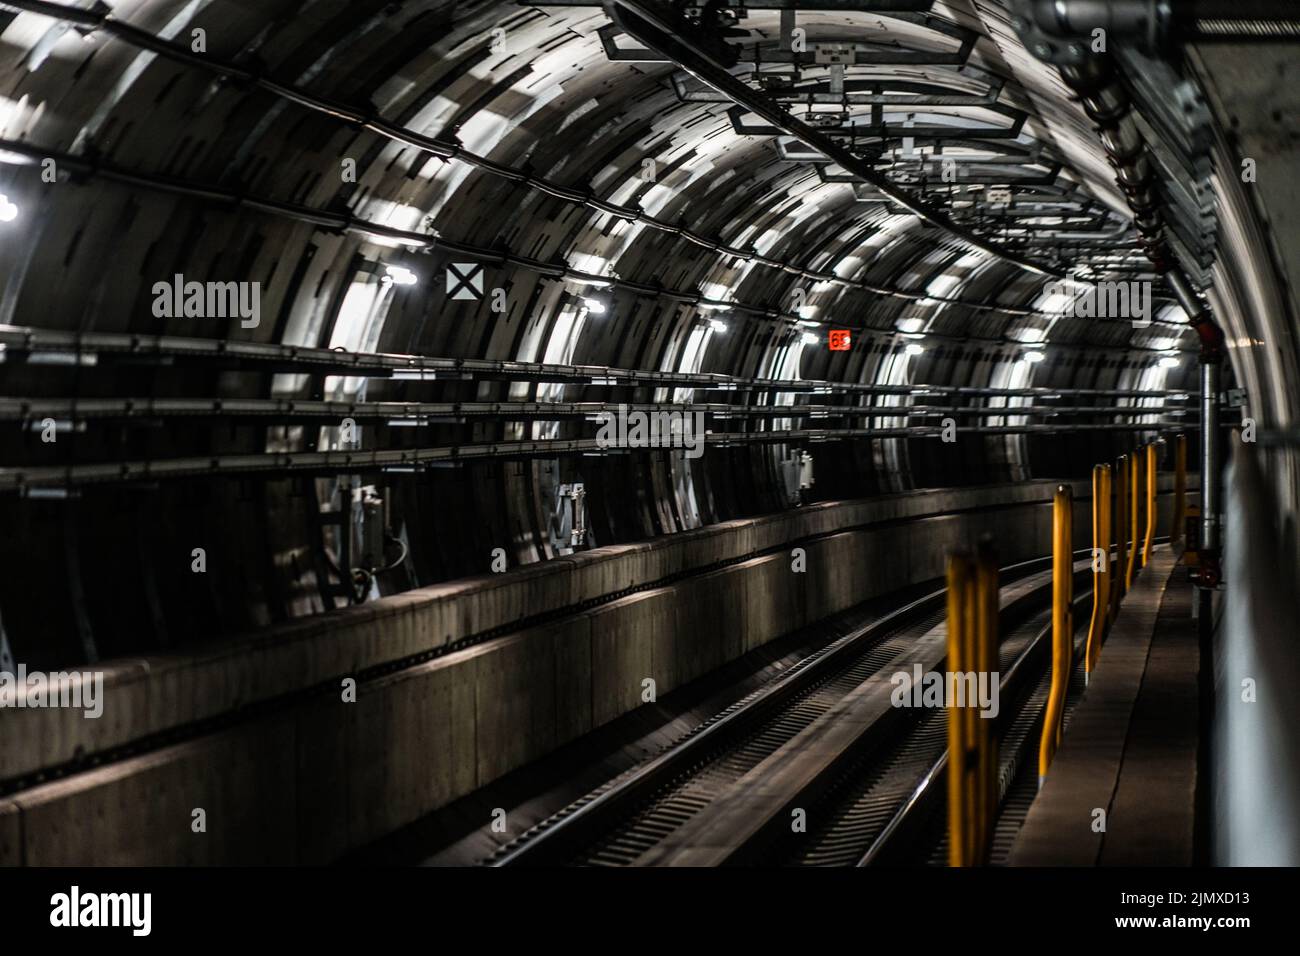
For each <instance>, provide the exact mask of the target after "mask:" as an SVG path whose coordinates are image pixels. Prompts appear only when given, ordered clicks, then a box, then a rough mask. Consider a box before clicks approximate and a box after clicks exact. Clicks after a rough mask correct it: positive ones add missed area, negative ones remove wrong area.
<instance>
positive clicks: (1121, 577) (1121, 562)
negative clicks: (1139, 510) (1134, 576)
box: [1111, 455, 1128, 620]
mask: <svg viewBox="0 0 1300 956" xmlns="http://www.w3.org/2000/svg"><path fill="white" fill-rule="evenodd" d="M1127 569H1128V455H1120V456H1119V457H1118V458H1116V459H1115V578H1114V586H1113V587H1112V589H1111V593H1112V594H1113V595H1114V601H1112V602H1111V605H1112V610H1113V613H1112V615H1111V619H1112V620H1114V619H1115V618H1116V617H1118V616H1119V602H1120V600H1121V599H1122V598H1123V597H1124V595H1125V594H1126V593H1127V592H1128V570H1127Z"/></svg>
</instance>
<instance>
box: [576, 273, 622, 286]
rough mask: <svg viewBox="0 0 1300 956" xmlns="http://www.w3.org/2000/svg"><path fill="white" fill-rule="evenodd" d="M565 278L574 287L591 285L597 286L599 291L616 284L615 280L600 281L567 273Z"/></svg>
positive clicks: (591, 277)
mask: <svg viewBox="0 0 1300 956" xmlns="http://www.w3.org/2000/svg"><path fill="white" fill-rule="evenodd" d="M564 278H565V279H567V280H568V281H569V282H572V283H573V284H574V285H590V286H595V287H596V288H597V289H608V288H609V287H610V286H612V285H613V284H614V280H613V279H600V278H596V277H593V276H576V275H573V274H572V273H567V274H566V275H565V276H564Z"/></svg>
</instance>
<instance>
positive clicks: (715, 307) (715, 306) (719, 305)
mask: <svg viewBox="0 0 1300 956" xmlns="http://www.w3.org/2000/svg"><path fill="white" fill-rule="evenodd" d="M696 308H700V309H704V310H705V311H708V312H726V311H727V310H728V309H730V308H731V306H730V305H728V304H727V303H725V302H701V303H699V304H698V305H697V306H696Z"/></svg>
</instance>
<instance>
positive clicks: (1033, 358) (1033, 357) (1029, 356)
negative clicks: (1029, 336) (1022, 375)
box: [1021, 352, 1047, 363]
mask: <svg viewBox="0 0 1300 956" xmlns="http://www.w3.org/2000/svg"><path fill="white" fill-rule="evenodd" d="M1021 358H1023V359H1024V360H1025V361H1026V362H1031V363H1037V362H1041V361H1042V360H1043V359H1045V358H1047V356H1046V355H1044V354H1043V353H1042V352H1026V353H1025V354H1024V355H1022V356H1021Z"/></svg>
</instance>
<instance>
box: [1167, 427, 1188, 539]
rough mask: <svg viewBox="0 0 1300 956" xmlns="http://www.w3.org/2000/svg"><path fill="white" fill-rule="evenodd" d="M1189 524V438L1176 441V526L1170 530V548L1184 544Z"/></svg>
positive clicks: (1183, 437) (1185, 437)
mask: <svg viewBox="0 0 1300 956" xmlns="http://www.w3.org/2000/svg"><path fill="white" fill-rule="evenodd" d="M1186 523H1187V436H1186V435H1179V436H1178V437H1177V438H1176V439H1175V440H1174V526H1173V527H1172V528H1170V529H1169V546H1170V547H1171V548H1172V547H1173V546H1174V545H1175V544H1183V543H1185V542H1184V540H1183V539H1184V531H1183V526H1184V525H1185V524H1186Z"/></svg>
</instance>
